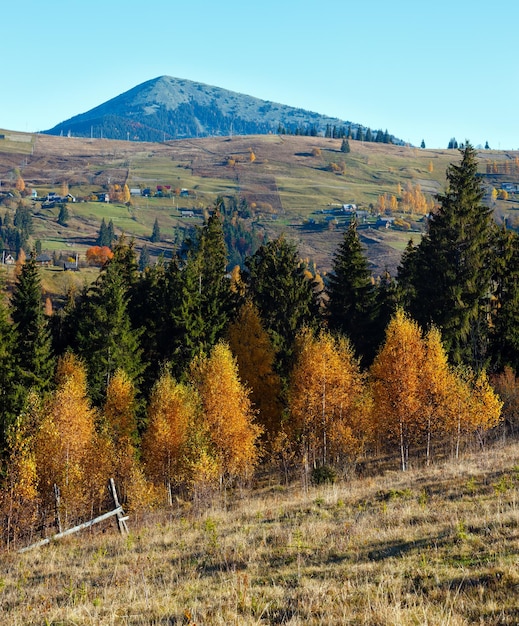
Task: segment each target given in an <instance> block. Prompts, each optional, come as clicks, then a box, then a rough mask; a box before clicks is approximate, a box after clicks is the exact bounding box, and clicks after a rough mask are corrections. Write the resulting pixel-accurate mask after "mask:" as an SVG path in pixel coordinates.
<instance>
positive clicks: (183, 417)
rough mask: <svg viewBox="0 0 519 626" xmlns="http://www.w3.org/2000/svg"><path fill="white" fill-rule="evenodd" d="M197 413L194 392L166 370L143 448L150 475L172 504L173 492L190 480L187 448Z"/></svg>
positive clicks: (150, 409)
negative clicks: (187, 472) (162, 488)
mask: <svg viewBox="0 0 519 626" xmlns="http://www.w3.org/2000/svg"><path fill="white" fill-rule="evenodd" d="M197 409H198V407H197V399H196V396H195V394H194V392H193V389H192V388H191V387H189V386H188V385H186V384H184V383H179V382H177V381H176V380H175V379H174V378H173V376H172V375H171V373H170V372H169V371H168V370H165V371H164V372H163V373H162V374H161V376H160V377H159V379H158V380H157V382H156V383H155V385H154V387H153V390H152V393H151V397H150V400H149V403H148V428H147V430H146V432H145V434H144V437H143V442H142V448H143V457H144V463H145V471H146V474H147V475H148V477H149V478H150V479H151V481H152V482H153V483H154V484H155V485H156V486H157V487H164V488H165V490H166V493H167V496H168V500H169V502H170V503H171V502H172V492H173V489H174V488H178V487H179V486H180V485H182V484H183V483H185V482H186V480H187V476H186V471H187V468H186V455H187V451H188V448H187V446H188V440H189V437H190V435H191V430H192V429H193V428H194V422H195V415H196V412H197Z"/></svg>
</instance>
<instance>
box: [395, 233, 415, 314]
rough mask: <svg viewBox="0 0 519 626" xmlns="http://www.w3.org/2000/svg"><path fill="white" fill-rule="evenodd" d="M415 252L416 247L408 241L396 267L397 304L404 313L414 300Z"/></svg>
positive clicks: (411, 241)
mask: <svg viewBox="0 0 519 626" xmlns="http://www.w3.org/2000/svg"><path fill="white" fill-rule="evenodd" d="M416 251H417V246H415V245H414V243H413V240H412V239H410V240H409V241H408V242H407V246H406V247H405V250H404V252H403V253H402V256H401V258H400V265H399V266H398V275H397V279H398V285H397V293H398V302H399V304H400V306H401V307H402V308H403V309H404V310H406V311H408V310H409V308H410V307H411V303H412V302H413V301H415V300H416Z"/></svg>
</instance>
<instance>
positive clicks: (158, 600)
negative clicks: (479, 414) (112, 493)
mask: <svg viewBox="0 0 519 626" xmlns="http://www.w3.org/2000/svg"><path fill="white" fill-rule="evenodd" d="M518 487H519V444H517V443H509V444H498V445H497V446H495V447H492V448H488V449H485V450H482V451H479V452H477V453H474V454H471V455H468V456H465V457H464V458H463V459H460V460H457V461H454V460H451V461H446V462H444V463H442V464H437V465H434V466H431V467H429V468H421V469H412V470H410V471H408V472H406V473H402V472H399V471H396V470H395V471H392V470H386V471H385V472H381V473H379V474H377V475H373V476H365V477H354V478H351V479H350V480H348V481H345V482H340V483H336V484H333V485H328V486H313V487H308V488H303V487H302V486H301V483H298V482H295V483H293V484H290V485H288V486H287V485H283V484H281V483H278V482H274V481H272V482H271V483H263V484H262V485H257V486H256V487H255V488H251V489H250V490H243V491H238V492H236V493H232V494H229V493H228V494H227V495H226V497H223V496H220V497H216V498H214V500H212V501H211V502H207V503H206V505H205V506H203V507H198V508H197V509H196V510H194V509H192V508H190V507H189V506H188V505H187V504H186V503H182V502H177V503H176V504H175V506H174V507H173V508H172V509H171V510H167V511H155V512H152V513H148V514H141V515H138V516H137V515H130V519H129V522H128V523H129V527H130V534H129V535H128V536H127V537H124V536H119V535H118V533H117V531H116V530H115V528H113V527H112V526H110V522H106V523H105V524H106V525H105V527H104V528H102V529H101V528H97V530H96V531H95V532H88V531H86V532H85V533H84V534H83V535H82V536H80V535H75V536H74V538H69V539H66V540H63V541H62V542H55V543H53V544H51V545H49V546H46V547H43V548H40V549H36V550H33V551H29V552H26V553H23V554H18V553H16V552H11V553H4V554H2V555H1V557H0V609H1V612H2V623H4V624H9V625H10V626H18V625H22V624H23V625H26V624H38V625H51V624H52V625H54V626H57V625H58V624H59V625H63V626H65V625H67V626H73V625H74V626H80V625H92V626H93V625H96V626H97V625H99V626H100V625H102V626H106V625H112V624H113V625H128V626H130V625H132V626H137V625H152V624H153V625H159V624H160V625H162V624H164V625H166V624H167V625H174V624H184V625H191V626H194V625H195V624H196V625H198V626H204V625H224V624H225V625H226V626H228V625H230V624H233V625H236V626H245V625H260V624H269V625H275V624H287V625H292V626H296V625H297V626H302V625H305V626H308V625H317V624H319V625H347V624H362V625H366V626H377V625H379V626H383V625H384V626H385V625H393V626H411V625H429V626H433V625H434V626H436V625H438V626H439V625H442V626H444V625H445V626H446V625H450V626H461V625H468V624H486V625H496V626H497V625H505V624H506V625H510V626H511V625H513V624H518V623H519V492H518Z"/></svg>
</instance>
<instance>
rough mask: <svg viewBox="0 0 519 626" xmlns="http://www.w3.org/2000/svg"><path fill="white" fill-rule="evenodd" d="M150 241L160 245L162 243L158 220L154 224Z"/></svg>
mask: <svg viewBox="0 0 519 626" xmlns="http://www.w3.org/2000/svg"><path fill="white" fill-rule="evenodd" d="M150 241H151V242H152V243H158V242H159V241H160V226H159V220H158V219H157V218H155V222H154V223H153V232H152V233H151V237H150Z"/></svg>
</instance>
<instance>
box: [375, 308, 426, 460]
mask: <svg viewBox="0 0 519 626" xmlns="http://www.w3.org/2000/svg"><path fill="white" fill-rule="evenodd" d="M424 360H425V349H424V343H423V340H422V332H421V330H420V328H419V326H418V324H417V323H416V322H415V321H413V320H411V319H410V318H409V317H408V316H407V315H406V314H405V313H404V311H403V310H402V309H398V310H397V311H396V313H395V315H394V316H393V318H392V319H391V321H390V322H389V324H388V327H387V329H386V337H385V341H384V343H383V345H382V347H381V349H380V351H379V353H378V355H377V356H376V358H375V360H374V362H373V364H372V366H371V368H370V378H371V386H372V391H373V401H374V412H375V421H376V426H377V433H378V436H379V438H380V440H381V441H388V442H391V441H392V442H394V443H398V446H399V449H400V459H401V467H402V470H404V471H405V470H406V469H407V468H408V464H409V448H410V446H411V444H412V443H414V442H416V441H417V440H418V439H419V437H420V431H421V429H422V389H421V386H422V382H423V379H422V368H423V365H424Z"/></svg>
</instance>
